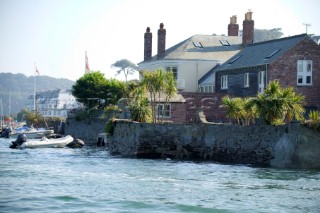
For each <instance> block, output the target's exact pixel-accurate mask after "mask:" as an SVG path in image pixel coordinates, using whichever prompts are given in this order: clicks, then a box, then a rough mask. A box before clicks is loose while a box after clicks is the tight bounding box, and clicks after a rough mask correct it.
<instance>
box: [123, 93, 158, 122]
mask: <svg viewBox="0 0 320 213" xmlns="http://www.w3.org/2000/svg"><path fill="white" fill-rule="evenodd" d="M131 97H132V98H131V101H130V103H129V110H130V113H131V119H132V120H133V121H138V122H150V121H151V120H152V114H151V108H150V103H149V101H148V98H147V97H146V93H145V88H144V87H137V88H136V89H135V90H133V91H132V93H131Z"/></svg>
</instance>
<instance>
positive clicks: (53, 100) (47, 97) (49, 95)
mask: <svg viewBox="0 0 320 213" xmlns="http://www.w3.org/2000/svg"><path fill="white" fill-rule="evenodd" d="M33 97H34V96H33V95H30V96H29V98H28V100H27V108H28V110H30V111H33V110H34V108H36V109H37V111H38V113H39V114H40V115H42V116H43V117H61V118H66V117H67V114H68V111H69V110H71V109H75V108H78V107H80V106H82V105H81V104H80V103H79V102H77V100H76V98H75V97H74V96H73V95H72V93H71V90H70V89H55V90H48V91H41V92H37V93H36V106H34V98H33Z"/></svg>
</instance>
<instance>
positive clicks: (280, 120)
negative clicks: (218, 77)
mask: <svg viewBox="0 0 320 213" xmlns="http://www.w3.org/2000/svg"><path fill="white" fill-rule="evenodd" d="M303 106H304V97H303V96H302V95H298V94H296V93H295V92H294V90H293V88H292V87H288V88H285V89H282V88H281V87H280V84H279V82H278V81H272V82H270V83H269V84H268V86H267V88H266V90H265V91H264V93H263V94H258V96H257V97H256V98H244V99H243V98H230V97H228V96H226V97H224V98H222V107H223V108H225V109H226V114H227V117H228V118H233V119H236V120H237V121H238V123H239V124H240V123H243V124H245V125H249V124H250V121H251V120H252V121H254V118H256V117H259V118H260V119H262V121H263V122H264V123H266V124H268V125H281V124H284V123H289V122H291V121H292V120H293V119H296V120H298V121H301V120H303V119H304V117H303V115H304V112H305V110H304V108H303Z"/></svg>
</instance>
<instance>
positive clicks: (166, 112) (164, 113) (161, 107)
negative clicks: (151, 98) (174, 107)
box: [157, 104, 171, 118]
mask: <svg viewBox="0 0 320 213" xmlns="http://www.w3.org/2000/svg"><path fill="white" fill-rule="evenodd" d="M165 107H168V108H167V109H165ZM157 117H158V118H171V104H157Z"/></svg>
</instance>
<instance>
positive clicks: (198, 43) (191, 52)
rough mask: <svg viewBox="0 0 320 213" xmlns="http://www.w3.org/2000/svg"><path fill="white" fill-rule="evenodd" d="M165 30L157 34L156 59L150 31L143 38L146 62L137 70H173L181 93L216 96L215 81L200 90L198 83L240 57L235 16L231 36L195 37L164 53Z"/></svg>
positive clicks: (232, 21) (230, 28) (160, 30)
mask: <svg viewBox="0 0 320 213" xmlns="http://www.w3.org/2000/svg"><path fill="white" fill-rule="evenodd" d="M163 27H164V25H163V24H162V23H161V24H160V29H159V30H158V52H157V54H156V55H154V56H152V33H151V32H150V28H149V27H148V28H147V30H146V33H145V34H144V61H142V62H140V63H139V64H138V66H139V67H138V70H139V71H143V70H144V71H152V70H157V69H159V68H161V69H163V70H167V71H168V70H171V71H172V72H173V73H174V75H175V78H176V80H177V88H178V89H179V91H180V92H199V91H207V92H213V89H214V82H215V81H211V82H212V83H211V84H206V85H205V87H206V88H200V87H199V85H198V81H199V79H201V78H202V77H203V76H204V75H205V74H206V73H207V72H208V71H209V70H211V69H212V68H213V67H215V66H216V65H217V64H222V63H224V62H225V61H227V60H228V59H230V58H231V57H232V56H234V55H235V54H237V53H238V52H239V51H240V50H241V49H242V47H243V46H242V37H240V36H238V31H239V26H238V24H237V23H236V17H235V16H233V17H231V19H230V24H229V26H228V36H222V35H221V36H217V35H194V36H192V37H190V38H188V39H186V40H184V41H182V42H180V43H178V44H176V45H174V46H173V47H171V48H169V49H165V43H166V29H164V28H163Z"/></svg>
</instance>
